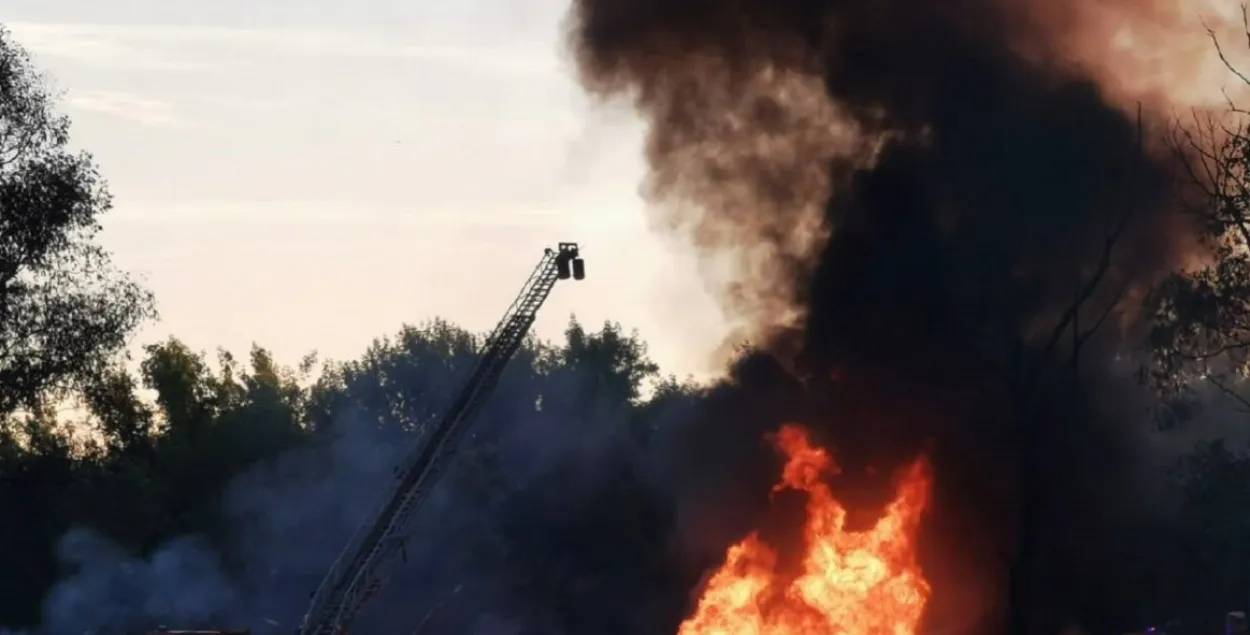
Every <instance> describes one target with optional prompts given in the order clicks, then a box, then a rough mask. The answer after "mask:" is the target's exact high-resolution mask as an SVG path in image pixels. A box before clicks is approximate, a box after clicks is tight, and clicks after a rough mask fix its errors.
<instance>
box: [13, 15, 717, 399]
mask: <svg viewBox="0 0 1250 635" xmlns="http://www.w3.org/2000/svg"><path fill="white" fill-rule="evenodd" d="M565 5H566V0H526V1H525V2H518V1H517V0H457V1H456V2H434V1H433V0H404V1H402V2H401V1H398V0H356V1H355V2H343V1H342V0H266V1H265V2H256V1H254V0H216V1H215V2H202V1H196V2H192V1H190V0H113V1H110V2H107V3H105V2H99V1H98V0H5V2H4V6H3V7H0V23H3V24H5V25H6V26H7V27H8V28H9V29H10V30H11V31H12V33H13V35H14V36H15V38H16V39H17V41H18V42H19V43H21V44H22V45H24V46H25V47H27V48H28V49H29V50H30V51H31V52H32V54H33V55H34V57H35V60H36V63H37V64H38V65H39V66H40V67H41V69H43V70H44V71H45V72H47V73H48V74H49V75H50V76H51V78H52V79H53V80H54V81H55V83H56V85H57V86H58V87H59V88H60V89H62V90H63V91H64V95H65V96H64V99H63V101H62V104H61V107H62V109H63V110H64V111H65V112H67V113H68V114H69V115H70V116H71V117H72V118H73V120H74V123H75V128H74V131H75V132H74V139H75V144H76V145H78V146H80V147H82V148H84V149H87V150H90V151H91V152H92V153H94V154H95V156H96V158H97V159H98V161H99V163H100V167H101V169H102V171H103V172H104V174H105V176H106V177H107V178H108V179H109V181H110V183H111V186H112V190H113V193H114V195H115V203H116V205H115V210H114V211H113V212H112V213H110V214H109V215H108V216H107V217H106V218H105V219H104V225H105V231H104V233H103V235H102V240H103V241H104V243H105V244H106V246H107V247H108V248H109V249H111V250H112V251H113V252H114V254H115V258H116V261H117V263H118V264H119V265H120V266H122V267H124V268H126V269H128V270H130V271H132V272H134V273H136V274H138V275H140V276H141V277H142V278H143V279H144V281H145V282H146V283H147V285H148V286H149V287H150V288H151V289H152V290H153V291H154V292H155V293H156V295H157V299H158V302H159V309H160V311H161V315H162V317H161V321H160V322H159V323H158V324H155V325H152V326H150V327H148V328H146V329H145V330H144V331H143V332H142V333H141V335H140V341H141V342H150V341H153V340H156V339H159V338H163V337H165V336H167V335H170V334H176V335H178V336H179V337H182V338H183V339H185V340H186V341H188V342H189V343H190V344H191V345H192V346H193V347H196V348H199V349H203V350H212V349H214V348H215V347H217V346H219V345H220V346H225V347H227V348H229V349H232V350H235V351H239V352H242V351H243V350H244V349H246V347H248V346H249V345H250V344H251V342H253V341H256V342H257V343H260V344H262V345H264V346H267V347H270V348H271V349H273V350H274V351H275V352H276V353H277V354H278V356H279V357H280V358H281V359H282V360H284V361H286V362H287V363H294V362H295V361H297V359H298V358H299V356H301V355H302V354H304V353H306V352H308V351H310V350H312V349H317V350H319V351H321V353H322V354H323V355H324V356H327V357H330V358H336V359H344V358H349V357H353V356H355V355H356V354H358V353H359V352H361V351H362V350H363V348H364V346H365V345H367V343H368V342H369V341H370V340H371V339H372V338H374V337H376V336H379V335H384V334H387V333H391V332H393V331H395V330H396V329H397V328H398V327H399V326H400V324H402V323H404V322H419V321H421V320H423V319H425V318H428V317H431V316H434V315H442V316H444V317H447V318H450V319H452V320H454V321H456V322H459V323H461V324H463V325H465V326H467V327H470V328H473V329H475V330H484V329H488V328H489V327H490V326H492V325H493V323H494V322H495V320H497V319H498V317H499V315H500V313H501V312H502V311H503V309H504V308H505V307H506V306H507V304H508V303H509V302H510V301H511V299H512V296H513V295H514V294H515V292H516V291H517V289H518V288H519V286H520V283H521V282H522V281H523V280H524V278H525V276H526V275H527V274H528V272H529V269H530V268H531V267H532V266H533V265H534V264H535V263H536V262H537V259H538V257H539V255H540V254H541V250H542V248H543V247H544V246H546V245H548V244H553V243H555V242H558V241H562V240H577V241H579V242H581V243H582V245H583V249H584V253H585V255H586V259H587V265H588V270H589V276H590V277H589V278H588V280H587V281H585V282H584V283H582V284H580V285H567V286H563V287H558V288H557V289H556V291H555V294H554V296H553V298H552V300H551V302H550V303H549V305H548V307H547V309H546V310H545V311H544V313H543V315H542V316H540V318H539V323H538V325H537V329H538V331H539V334H540V335H542V336H544V337H556V336H558V335H559V333H560V331H561V330H562V329H563V327H564V324H565V322H566V320H567V318H568V316H569V315H570V314H571V313H576V314H577V315H578V317H579V318H581V319H582V320H583V321H584V322H587V323H591V324H597V323H600V322H602V321H603V320H604V319H612V320H617V321H620V322H622V323H623V324H624V325H625V326H627V327H637V328H638V329H639V330H640V331H641V332H642V334H643V336H644V337H645V338H646V339H647V340H648V341H649V342H650V343H651V345H652V353H653V356H654V357H655V358H656V359H657V361H659V362H660V363H661V364H662V365H663V366H664V367H665V368H666V370H670V371H672V372H676V373H678V374H679V375H684V374H686V373H689V372H694V373H699V372H701V371H703V370H705V369H706V368H708V366H709V364H708V361H707V360H708V359H709V355H710V352H711V351H712V350H713V349H714V348H715V347H716V345H717V344H718V343H719V342H720V340H721V338H722V337H723V334H724V328H723V326H722V321H721V319H720V314H719V312H718V311H717V309H716V306H715V303H714V302H713V301H712V299H711V298H710V297H709V296H708V294H707V293H706V292H705V291H704V288H703V285H702V284H701V283H700V282H699V279H698V277H697V275H696V273H695V266H694V262H693V257H692V256H691V255H690V254H689V253H688V252H687V251H686V250H684V249H682V248H681V247H680V246H679V245H678V244H677V243H675V242H673V241H671V240H668V239H664V238H661V237H660V236H658V235H657V234H655V233H654V232H653V231H651V230H650V229H649V228H648V225H647V220H646V219H647V217H646V214H645V211H644V205H643V203H642V201H641V200H640V198H639V196H638V193H637V191H638V184H639V183H640V182H641V180H642V178H643V163H642V159H641V142H642V127H641V124H640V123H639V122H638V121H637V120H636V119H635V118H634V117H633V115H631V114H630V113H628V112H627V111H626V109H624V108H623V107H616V108H606V107H602V106H594V105H592V104H590V103H589V102H588V100H586V99H585V98H584V97H583V96H582V95H581V93H580V92H579V90H578V89H577V87H576V85H575V83H574V81H573V80H572V72H571V68H570V63H569V61H568V60H567V59H566V56H565V55H564V54H563V52H562V50H561V41H560V33H561V20H562V17H563V13H564V10H565Z"/></svg>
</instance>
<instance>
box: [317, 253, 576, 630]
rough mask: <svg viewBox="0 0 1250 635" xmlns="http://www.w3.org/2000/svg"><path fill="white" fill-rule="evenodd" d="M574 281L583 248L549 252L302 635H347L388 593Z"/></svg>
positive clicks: (344, 559)
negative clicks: (421, 518)
mask: <svg viewBox="0 0 1250 635" xmlns="http://www.w3.org/2000/svg"><path fill="white" fill-rule="evenodd" d="M570 277H571V278H574V279H576V280H581V279H582V278H584V277H585V264H584V263H583V261H582V259H581V257H580V256H579V254H578V247H577V244H576V243H560V244H559V245H558V248H557V249H554V250H553V249H550V248H548V249H546V250H545V251H544V252H543V257H542V260H540V261H539V263H538V266H537V267H535V268H534V271H533V273H531V274H530V277H529V278H528V279H527V280H526V281H525V285H524V286H522V287H521V293H520V294H519V295H518V296H517V297H516V300H514V301H513V302H512V305H511V306H510V307H508V310H507V312H505V313H504V316H503V319H501V320H500V321H499V324H498V325H496V327H495V330H494V331H493V332H492V333H491V335H490V336H489V337H488V338H487V340H486V342H485V344H484V345H483V347H482V353H481V356H480V357H479V358H478V361H477V364H476V365H475V366H474V368H473V372H472V373H470V375H469V377H468V379H467V380H466V381H465V383H464V385H463V386H462V387H461V389H460V392H459V394H458V396H457V397H456V399H455V401H453V402H452V404H451V407H450V408H449V409H448V411H447V413H446V414H445V415H444V417H443V419H442V420H441V421H440V422H439V424H438V426H437V427H435V428H434V429H433V430H432V431H431V432H430V433H429V435H428V436H427V437H426V438H425V439H423V440H422V443H421V446H420V448H419V449H418V450H417V451H416V452H414V453H413V455H412V456H411V457H409V459H408V460H407V461H405V463H404V464H402V465H401V466H400V468H399V477H398V478H399V483H398V485H397V486H396V488H395V489H394V491H392V492H391V494H390V495H389V496H388V497H387V499H386V503H385V505H384V506H383V507H382V510H381V511H380V512H379V513H378V515H377V516H376V518H375V519H374V521H373V522H372V523H369V524H366V525H364V526H362V527H361V529H360V530H359V531H357V532H356V535H355V536H353V537H352V539H351V540H350V541H349V542H348V544H347V547H346V548H345V549H344V550H343V552H342V554H340V555H339V557H338V559H337V560H336V561H335V562H334V564H333V565H331V567H330V571H329V573H328V574H327V575H326V577H325V580H324V581H323V582H322V583H321V586H319V587H318V588H317V591H316V592H314V594H313V599H312V604H311V606H310V607H309V610H308V613H307V614H306V615H305V616H304V621H303V624H302V625H301V627H300V635H341V634H342V633H344V632H345V631H346V629H347V626H348V624H349V623H350V622H351V620H352V618H354V617H355V616H356V614H357V613H358V612H359V611H360V608H361V606H362V605H363V604H364V602H365V601H366V600H368V599H369V598H370V597H372V596H373V594H374V593H376V592H377V591H378V589H380V588H381V586H382V584H383V583H384V582H385V581H386V578H385V577H384V576H383V575H381V572H380V569H381V567H382V566H383V565H384V564H386V563H387V562H389V561H390V560H391V559H392V558H393V557H394V556H395V555H396V554H397V553H399V551H400V548H401V542H400V540H401V536H400V531H401V530H402V529H403V527H404V526H405V524H406V523H407V521H408V519H409V518H411V517H412V515H413V513H414V512H416V510H417V508H418V507H420V505H421V503H422V501H423V500H424V499H425V497H426V496H428V495H429V493H430V490H431V488H432V487H433V486H434V484H435V483H436V482H438V479H439V478H440V477H441V476H442V473H443V472H444V471H445V470H446V469H447V467H448V465H449V463H450V461H448V459H450V458H451V456H452V455H453V454H454V453H455V449H456V444H457V442H458V441H459V439H460V437H461V436H462V435H463V433H464V431H465V430H466V429H467V428H468V425H467V424H469V423H470V422H471V421H472V420H473V417H474V416H475V415H476V414H477V413H478V411H479V410H480V409H481V407H482V405H483V404H484V403H485V402H486V401H487V399H489V398H490V395H491V393H492V392H493V391H494V389H495V386H496V384H497V383H498V381H499V377H500V375H501V374H502V373H503V369H504V367H505V366H507V364H508V361H509V360H511V359H512V356H513V355H514V354H515V353H516V351H517V349H518V348H520V346H521V343H522V342H523V341H524V339H525V334H526V333H528V332H529V329H530V326H531V325H533V323H534V318H535V317H536V316H537V314H538V309H540V308H541V307H542V305H543V303H544V302H545V301H546V300H547V296H548V295H549V294H550V293H551V289H552V287H554V286H555V284H556V281H557V280H564V279H568V278H570Z"/></svg>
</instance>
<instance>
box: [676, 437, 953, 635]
mask: <svg viewBox="0 0 1250 635" xmlns="http://www.w3.org/2000/svg"><path fill="white" fill-rule="evenodd" d="M777 445H778V448H779V449H780V450H781V451H782V452H783V453H784V454H785V455H786V459H787V462H786V466H785V469H784V471H783V476H782V482H781V483H780V484H779V485H777V486H776V488H774V493H777V492H781V491H784V490H793V491H801V492H805V493H806V494H807V496H808V500H807V504H806V516H807V517H806V519H805V520H804V522H803V535H802V539H801V543H802V549H801V551H802V556H801V558H800V567H799V568H798V570H797V571H795V572H794V574H792V575H787V574H786V572H784V571H782V570H781V569H780V566H779V562H778V556H777V552H776V551H775V550H774V549H773V548H772V547H771V546H769V545H768V544H766V543H765V542H764V541H763V540H762V539H761V538H760V536H759V535H758V534H751V535H750V536H748V537H747V538H746V539H745V540H743V541H742V542H739V543H738V544H736V545H734V546H732V547H730V548H729V551H728V553H727V555H726V558H725V564H724V565H723V566H722V567H721V568H720V569H719V570H718V571H717V572H716V573H715V574H714V575H713V576H712V577H711V579H710V580H709V581H708V583H707V587H706V589H705V590H704V591H703V595H702V597H701V598H700V600H699V603H698V607H697V608H696V610H695V612H694V614H693V615H691V616H690V618H689V619H687V620H686V621H685V622H683V623H682V625H681V628H680V630H679V631H678V635H752V634H755V633H770V634H772V635H807V634H809V633H826V632H827V633H834V632H837V633H844V634H845V635H876V634H877V633H893V634H895V635H915V634H916V633H917V627H918V626H919V624H920V619H921V617H922V616H923V614H924V609H925V605H926V603H927V602H928V599H929V584H928V582H927V581H926V580H925V578H924V573H923V572H922V571H921V570H920V567H919V566H918V564H917V561H916V536H917V531H918V529H919V527H920V519H921V515H922V514H923V513H924V511H925V506H926V505H927V503H928V496H929V480H928V474H927V466H926V464H925V463H924V461H923V460H918V461H916V462H915V463H913V464H912V465H911V466H910V467H909V468H908V469H906V470H905V471H904V472H903V473H902V478H901V479H900V482H899V491H898V496H897V497H896V498H895V499H894V500H893V501H892V502H891V503H890V504H889V505H888V506H887V507H886V510H885V513H884V515H883V516H881V517H880V518H879V519H877V521H876V523H875V524H874V525H873V526H872V527H871V528H869V529H866V530H863V531H851V530H849V529H848V528H847V511H846V508H844V507H843V506H842V505H841V504H840V503H839V502H838V501H837V499H835V498H834V496H833V492H832V491H831V490H830V488H829V486H828V485H827V484H826V483H825V482H824V480H823V479H825V478H826V477H827V476H829V475H831V474H832V473H835V472H836V470H837V466H836V465H835V464H834V462H833V459H832V457H831V456H830V455H829V452H828V451H826V450H823V449H820V448H816V447H813V446H812V445H810V443H809V442H808V438H807V432H806V430H804V429H803V428H801V427H798V426H794V425H789V426H785V427H783V428H782V429H781V431H780V433H779V434H778V435H777Z"/></svg>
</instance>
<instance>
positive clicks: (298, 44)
mask: <svg viewBox="0 0 1250 635" xmlns="http://www.w3.org/2000/svg"><path fill="white" fill-rule="evenodd" d="M7 27H8V28H9V30H10V31H12V33H13V34H14V36H15V37H16V38H17V41H18V42H20V43H21V44H22V45H23V46H25V47H27V48H28V49H30V50H31V51H32V52H33V53H35V54H36V55H39V56H43V57H49V58H60V59H64V60H69V61H73V62H76V63H82V64H90V65H95V66H105V67H110V68H124V69H133V70H170V71H189V70H200V69H206V68H211V67H214V66H217V67H220V66H224V65H228V64H229V62H228V60H229V59H230V56H224V57H223V56H214V55H205V54H204V53H206V52H207V51H204V50H203V49H212V50H216V51H219V52H220V51H222V50H227V51H229V52H230V53H231V54H232V55H233V56H250V55H264V56H273V55H286V56H293V57H314V58H316V57H332V58H336V59H343V58H366V59H400V60H403V59H410V60H416V61H422V60H424V61H435V62H445V63H451V64H456V65H462V66H465V67H470V68H476V69H480V70H490V71H496V72H505V73H520V74H541V73H550V72H551V71H552V70H555V65H556V64H558V62H557V61H555V60H553V59H552V57H553V56H550V55H547V54H546V53H547V52H546V51H542V50H534V49H524V48H521V49H518V48H515V47H514V48H508V49H502V48H492V47H489V46H474V45H469V46H466V45H462V44H446V43H435V42H414V41H411V40H402V39H396V38H394V37H390V36H388V35H387V34H385V33H378V32H371V31H362V30H339V29H303V28H236V27H217V26H182V25H168V26H165V25H152V26H149V25H106V24H68V23H43V22H16V23H10V24H8V25H7ZM197 49H198V50H197ZM197 53H199V54H197ZM235 59H236V60H237V59H238V58H237V57H235ZM208 60H211V61H208Z"/></svg>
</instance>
